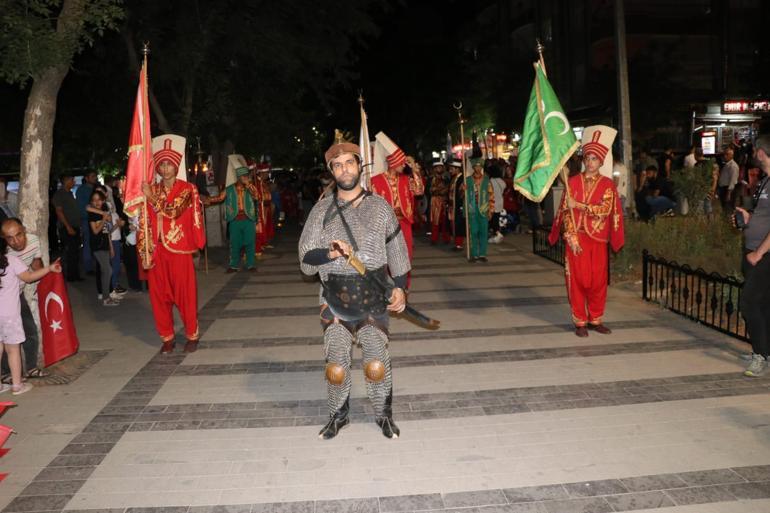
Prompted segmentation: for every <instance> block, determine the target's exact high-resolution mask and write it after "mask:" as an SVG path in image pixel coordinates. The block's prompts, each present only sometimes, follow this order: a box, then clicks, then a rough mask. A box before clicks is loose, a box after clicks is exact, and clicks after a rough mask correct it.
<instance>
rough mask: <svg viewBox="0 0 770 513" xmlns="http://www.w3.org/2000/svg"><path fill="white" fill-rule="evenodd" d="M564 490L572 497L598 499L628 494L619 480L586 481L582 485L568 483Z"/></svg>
mask: <svg viewBox="0 0 770 513" xmlns="http://www.w3.org/2000/svg"><path fill="white" fill-rule="evenodd" d="M564 489H565V490H567V493H569V494H570V496H572V497H596V496H598V495H613V494H616V493H626V492H628V489H627V488H626V487H625V486H623V483H621V482H620V481H619V480H617V479H605V480H601V481H584V482H582V483H567V484H565V485H564Z"/></svg>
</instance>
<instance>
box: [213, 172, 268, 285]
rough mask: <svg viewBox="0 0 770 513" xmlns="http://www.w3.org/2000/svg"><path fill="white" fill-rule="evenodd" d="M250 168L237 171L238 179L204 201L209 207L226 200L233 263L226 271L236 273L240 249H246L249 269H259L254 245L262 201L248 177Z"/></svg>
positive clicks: (239, 259)
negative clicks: (259, 205) (256, 264)
mask: <svg viewBox="0 0 770 513" xmlns="http://www.w3.org/2000/svg"><path fill="white" fill-rule="evenodd" d="M249 174H250V172H249V168H247V167H239V168H238V169H236V170H235V177H236V182H235V183H233V184H230V185H228V186H227V187H226V188H225V189H224V190H223V191H222V192H220V193H219V195H217V196H214V197H213V198H209V199H208V200H206V201H205V203H206V206H208V205H216V204H218V203H222V202H223V201H224V202H225V220H226V221H227V226H228V228H229V231H230V266H229V267H228V268H227V271H226V272H227V273H236V272H238V270H239V269H240V267H241V251H244V252H245V256H246V268H247V269H248V270H249V271H251V272H256V270H257V268H256V266H255V262H254V244H255V243H256V235H257V220H258V219H259V217H258V212H259V207H258V201H259V200H260V196H259V191H258V190H257V188H256V187H255V186H254V183H252V181H251V177H250V176H249Z"/></svg>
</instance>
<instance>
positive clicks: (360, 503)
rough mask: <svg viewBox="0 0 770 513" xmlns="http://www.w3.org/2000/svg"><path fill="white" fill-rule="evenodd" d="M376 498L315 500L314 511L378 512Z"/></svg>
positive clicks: (330, 512) (341, 512)
mask: <svg viewBox="0 0 770 513" xmlns="http://www.w3.org/2000/svg"><path fill="white" fill-rule="evenodd" d="M379 509H380V508H379V503H378V501H377V499H376V498H365V499H341V500H331V501H316V503H315V513H379Z"/></svg>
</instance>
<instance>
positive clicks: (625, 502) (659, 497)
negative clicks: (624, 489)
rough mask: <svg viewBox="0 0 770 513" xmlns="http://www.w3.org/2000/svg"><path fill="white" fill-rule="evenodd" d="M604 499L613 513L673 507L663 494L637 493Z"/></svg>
mask: <svg viewBox="0 0 770 513" xmlns="http://www.w3.org/2000/svg"><path fill="white" fill-rule="evenodd" d="M604 499H605V500H606V501H607V502H608V503H609V504H610V506H612V509H613V511H633V510H637V509H654V508H667V507H669V506H675V504H674V501H672V500H671V499H670V498H669V497H668V496H667V495H666V494H665V493H663V492H658V491H654V492H637V493H626V494H623V495H610V496H607V497H604Z"/></svg>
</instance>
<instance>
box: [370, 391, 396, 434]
mask: <svg viewBox="0 0 770 513" xmlns="http://www.w3.org/2000/svg"><path fill="white" fill-rule="evenodd" d="M376 422H377V425H378V426H380V428H381V429H382V434H383V435H384V436H385V438H398V435H400V434H401V430H400V429H398V426H397V425H396V423H395V422H393V392H392V391H391V392H390V394H388V398H387V399H385V408H383V410H382V416H380V417H377V420H376Z"/></svg>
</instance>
